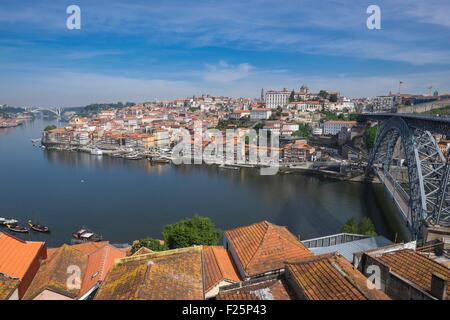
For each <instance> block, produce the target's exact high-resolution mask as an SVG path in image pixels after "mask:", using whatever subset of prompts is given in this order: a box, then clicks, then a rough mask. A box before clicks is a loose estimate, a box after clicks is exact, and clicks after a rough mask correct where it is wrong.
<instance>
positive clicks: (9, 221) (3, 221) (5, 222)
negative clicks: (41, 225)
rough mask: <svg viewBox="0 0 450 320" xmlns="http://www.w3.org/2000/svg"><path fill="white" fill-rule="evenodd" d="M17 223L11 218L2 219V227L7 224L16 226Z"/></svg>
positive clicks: (0, 219) (0, 222) (0, 220)
mask: <svg viewBox="0 0 450 320" xmlns="http://www.w3.org/2000/svg"><path fill="white" fill-rule="evenodd" d="M17 222H19V221H17V220H16V219H11V218H0V225H4V226H6V225H7V224H16V223H17Z"/></svg>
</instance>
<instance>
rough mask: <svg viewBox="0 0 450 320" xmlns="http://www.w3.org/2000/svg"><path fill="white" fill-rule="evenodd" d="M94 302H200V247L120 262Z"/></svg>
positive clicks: (128, 258) (125, 259)
mask: <svg viewBox="0 0 450 320" xmlns="http://www.w3.org/2000/svg"><path fill="white" fill-rule="evenodd" d="M95 299H96V300H202V299H204V294H203V279H202V247H190V248H183V249H175V250H167V251H162V252H157V253H150V254H143V255H138V256H131V257H127V258H123V259H120V260H119V261H117V263H116V265H115V266H114V267H113V268H112V269H111V270H110V272H109V274H108V275H107V277H106V279H105V281H104V282H103V284H102V285H101V287H100V289H99V291H98V293H97V295H96V296H95Z"/></svg>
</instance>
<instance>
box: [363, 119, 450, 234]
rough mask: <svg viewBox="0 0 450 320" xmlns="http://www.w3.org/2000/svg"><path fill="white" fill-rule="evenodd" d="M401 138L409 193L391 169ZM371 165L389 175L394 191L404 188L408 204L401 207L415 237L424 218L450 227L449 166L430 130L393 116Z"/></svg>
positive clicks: (381, 131)
mask: <svg viewBox="0 0 450 320" xmlns="http://www.w3.org/2000/svg"><path fill="white" fill-rule="evenodd" d="M398 139H401V143H402V146H403V149H404V152H405V160H406V166H407V172H408V180H409V188H408V191H407V192H405V190H403V189H402V188H397V185H399V184H398V183H397V182H396V181H395V179H394V178H393V177H392V175H391V174H390V172H389V171H390V167H391V163H392V159H393V156H394V149H395V146H396V144H397V142H398ZM369 168H372V169H374V170H375V172H376V173H378V175H379V176H380V174H382V175H383V177H388V178H389V179H390V181H391V183H392V184H393V185H394V186H395V190H397V189H400V190H401V191H403V192H400V194H401V196H402V198H403V199H404V200H405V202H406V203H407V204H408V212H403V211H405V210H402V209H401V208H400V210H401V211H402V213H403V215H404V217H405V219H406V221H407V225H408V228H409V230H410V232H411V237H412V238H413V239H417V238H419V237H420V236H421V227H422V225H423V222H424V221H428V222H430V223H432V224H437V225H442V226H450V190H449V189H450V186H449V183H450V167H449V164H448V163H447V161H446V159H445V157H444V156H443V154H442V152H441V150H440V149H439V146H438V145H437V143H436V140H435V139H434V137H433V135H432V134H431V133H430V132H429V131H427V130H423V129H421V128H419V127H412V126H409V125H408V124H407V123H406V122H405V120H404V119H402V118H401V117H392V118H390V119H389V120H387V121H386V122H384V123H383V126H382V128H381V130H380V131H379V132H378V135H377V139H376V142H375V146H374V148H373V150H372V153H371V156H370V159H369ZM392 189H394V188H392Z"/></svg>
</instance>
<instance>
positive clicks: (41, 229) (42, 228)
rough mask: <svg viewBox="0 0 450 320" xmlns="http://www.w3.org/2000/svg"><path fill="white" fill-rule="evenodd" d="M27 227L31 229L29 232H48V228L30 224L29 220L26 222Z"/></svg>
mask: <svg viewBox="0 0 450 320" xmlns="http://www.w3.org/2000/svg"><path fill="white" fill-rule="evenodd" d="M28 226H29V227H30V228H31V230H34V231H36V232H42V233H48V232H50V229H49V227H46V226H43V225H40V224H37V223H33V222H31V220H29V221H28Z"/></svg>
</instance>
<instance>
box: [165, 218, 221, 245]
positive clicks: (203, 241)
mask: <svg viewBox="0 0 450 320" xmlns="http://www.w3.org/2000/svg"><path fill="white" fill-rule="evenodd" d="M163 236H164V240H165V243H166V244H167V246H168V247H169V248H170V249H176V248H184V247H190V246H193V245H217V244H218V243H219V239H220V237H221V232H220V230H219V229H217V228H216V227H215V225H214V223H213V222H212V221H211V219H209V218H208V217H201V216H199V215H194V216H193V217H192V218H191V219H183V220H180V221H178V222H176V223H174V224H168V225H166V226H165V227H164V230H163Z"/></svg>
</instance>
